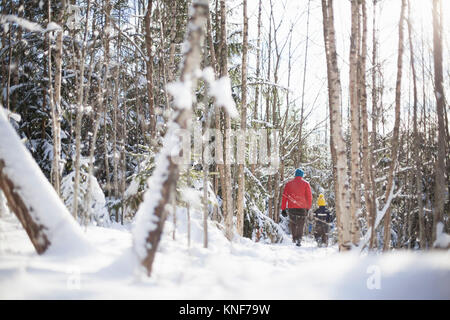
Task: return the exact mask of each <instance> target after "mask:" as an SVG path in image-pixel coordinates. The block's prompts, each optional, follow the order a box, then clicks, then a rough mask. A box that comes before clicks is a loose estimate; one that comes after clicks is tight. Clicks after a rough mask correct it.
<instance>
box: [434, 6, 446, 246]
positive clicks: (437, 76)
mask: <svg viewBox="0 0 450 320" xmlns="http://www.w3.org/2000/svg"><path fill="white" fill-rule="evenodd" d="M443 34H444V33H443V12H442V2H441V0H433V53H434V85H435V97H436V113H437V118H438V154H437V161H436V171H435V172H436V182H435V190H434V199H435V201H434V216H433V238H432V239H433V242H434V241H435V240H436V226H437V223H438V222H443V221H444V204H445V201H446V195H445V189H446V186H445V181H446V172H445V156H446V142H445V138H446V133H445V124H444V112H445V95H444V87H443V85H444V79H443V70H442V37H443ZM447 176H448V172H447Z"/></svg>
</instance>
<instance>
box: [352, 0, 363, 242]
mask: <svg viewBox="0 0 450 320" xmlns="http://www.w3.org/2000/svg"><path fill="white" fill-rule="evenodd" d="M351 12H352V31H351V37H350V75H349V78H350V93H349V95H350V106H351V107H350V115H351V162H350V173H351V197H350V212H351V214H352V231H351V232H352V242H353V244H354V245H357V244H358V242H359V228H358V225H357V222H358V215H359V213H360V210H361V194H360V186H361V177H360V171H361V169H360V157H359V149H360V143H359V137H360V130H359V123H360V110H359V99H358V85H360V83H358V51H359V50H358V48H359V4H358V0H352V2H351Z"/></svg>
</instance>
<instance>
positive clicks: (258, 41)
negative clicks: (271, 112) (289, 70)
mask: <svg viewBox="0 0 450 320" xmlns="http://www.w3.org/2000/svg"><path fill="white" fill-rule="evenodd" d="M261 12H262V0H259V2H258V36H257V39H256V81H257V82H260V78H261V50H262V48H261ZM260 90H261V87H260V85H259V84H256V86H255V107H254V109H253V119H252V120H257V119H258V106H259V97H260ZM252 127H253V129H255V130H256V127H257V125H256V121H253V123H252ZM255 170H256V164H255V163H252V165H251V172H252V174H253V175H255Z"/></svg>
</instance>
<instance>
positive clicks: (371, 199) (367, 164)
mask: <svg viewBox="0 0 450 320" xmlns="http://www.w3.org/2000/svg"><path fill="white" fill-rule="evenodd" d="M362 14H363V33H362V48H361V55H360V59H361V77H360V89H361V117H362V119H361V123H362V140H363V146H362V151H363V155H362V157H363V158H362V165H363V173H364V174H363V182H364V199H365V202H366V212H367V218H368V221H369V229H370V230H373V228H374V227H375V219H374V218H375V215H376V212H374V209H375V208H374V204H375V194H374V186H373V184H372V181H373V178H372V161H371V157H372V151H373V150H371V149H370V147H369V129H368V115H367V91H366V55H367V8H366V1H365V0H363V1H362Z"/></svg>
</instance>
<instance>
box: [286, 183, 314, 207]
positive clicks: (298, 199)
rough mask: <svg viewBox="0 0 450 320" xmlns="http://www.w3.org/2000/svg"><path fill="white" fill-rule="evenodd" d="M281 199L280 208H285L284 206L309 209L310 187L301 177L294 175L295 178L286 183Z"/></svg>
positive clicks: (310, 200)
mask: <svg viewBox="0 0 450 320" xmlns="http://www.w3.org/2000/svg"><path fill="white" fill-rule="evenodd" d="M282 199H283V200H282V203H281V210H285V209H286V207H287V208H290V209H293V208H301V209H311V205H312V194H311V187H310V186H309V183H308V182H306V181H305V180H303V178H302V177H295V179H293V180H291V181H289V182H288V183H286V186H285V187H284V191H283V198H282Z"/></svg>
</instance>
